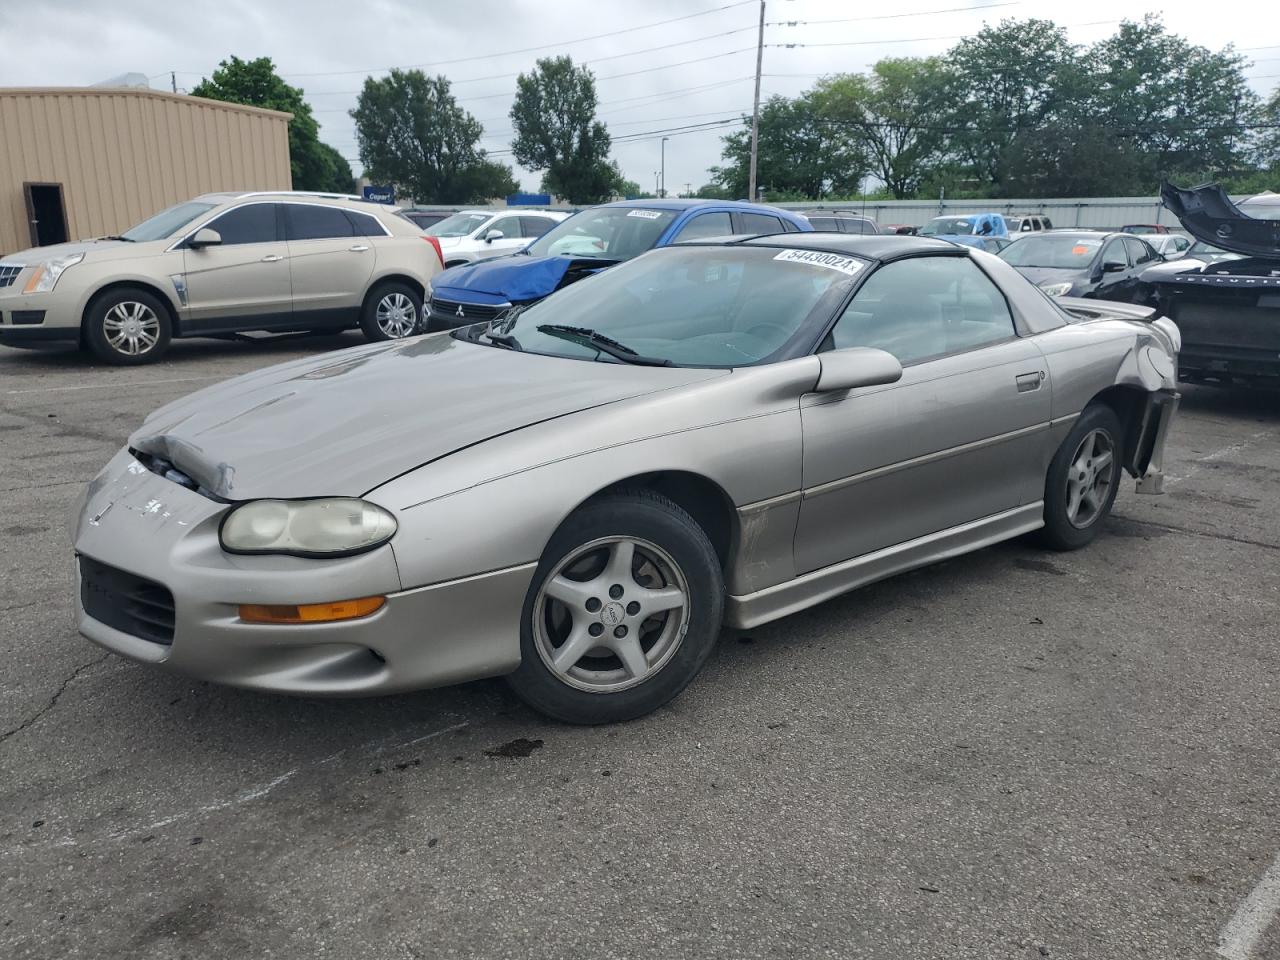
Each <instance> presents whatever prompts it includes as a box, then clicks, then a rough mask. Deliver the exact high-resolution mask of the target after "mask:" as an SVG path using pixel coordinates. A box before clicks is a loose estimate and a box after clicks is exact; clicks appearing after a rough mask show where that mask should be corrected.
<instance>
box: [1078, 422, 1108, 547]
mask: <svg viewBox="0 0 1280 960" xmlns="http://www.w3.org/2000/svg"><path fill="white" fill-rule="evenodd" d="M1115 468H1116V462H1115V445H1114V444H1113V443H1112V442H1111V435H1110V434H1109V433H1107V432H1106V431H1105V430H1090V431H1089V432H1088V433H1087V434H1085V437H1084V439H1083V440H1081V441H1080V446H1078V447H1076V452H1075V454H1074V455H1073V456H1072V457H1071V465H1070V466H1069V467H1068V468H1067V519H1068V520H1069V521H1070V522H1071V525H1072V526H1073V527H1076V528H1077V529H1080V530H1083V529H1084V528H1085V527H1087V526H1089V525H1090V524H1091V523H1093V522H1094V521H1096V520H1097V519H1098V517H1099V515H1101V513H1102V508H1103V506H1104V505H1105V504H1106V502H1107V496H1108V495H1109V494H1110V492H1111V485H1112V484H1113V483H1114V482H1115Z"/></svg>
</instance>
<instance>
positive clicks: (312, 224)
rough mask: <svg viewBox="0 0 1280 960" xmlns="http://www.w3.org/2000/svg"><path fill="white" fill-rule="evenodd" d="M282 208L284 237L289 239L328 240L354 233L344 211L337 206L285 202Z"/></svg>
mask: <svg viewBox="0 0 1280 960" xmlns="http://www.w3.org/2000/svg"><path fill="white" fill-rule="evenodd" d="M284 210H285V217H284V222H285V237H286V238H287V239H289V240H328V239H331V238H334V237H354V236H355V235H356V232H355V228H354V227H352V226H351V221H350V220H349V219H347V215H346V213H345V211H343V210H342V209H340V208H339V207H323V206H321V205H320V204H318V203H286V204H285V205H284Z"/></svg>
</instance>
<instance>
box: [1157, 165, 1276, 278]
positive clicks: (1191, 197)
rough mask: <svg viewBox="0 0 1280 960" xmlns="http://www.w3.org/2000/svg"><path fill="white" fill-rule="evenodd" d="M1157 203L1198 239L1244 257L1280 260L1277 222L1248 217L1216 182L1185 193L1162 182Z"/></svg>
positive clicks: (1179, 188) (1193, 188)
mask: <svg viewBox="0 0 1280 960" xmlns="http://www.w3.org/2000/svg"><path fill="white" fill-rule="evenodd" d="M1160 200H1161V202H1162V203H1163V204H1164V205H1165V208H1166V209H1167V210H1169V212H1170V213H1172V214H1173V215H1174V216H1175V217H1177V218H1178V219H1179V220H1180V221H1181V222H1182V226H1183V227H1184V228H1186V231H1187V233H1189V234H1191V235H1192V236H1193V237H1195V238H1196V239H1197V240H1200V241H1202V242H1204V243H1207V244H1210V245H1212V246H1215V247H1221V248H1222V249H1223V250H1230V251H1231V252H1233V253H1242V254H1244V255H1245V256H1246V257H1262V258H1265V259H1270V260H1280V220H1259V219H1258V218H1257V217H1251V216H1249V215H1248V214H1246V213H1244V212H1243V211H1241V209H1240V208H1239V207H1237V206H1236V205H1235V204H1234V203H1232V202H1231V198H1230V197H1228V196H1227V195H1226V193H1225V192H1224V191H1223V189H1222V188H1221V187H1220V186H1218V185H1217V184H1216V183H1204V184H1201V185H1200V186H1198V187H1192V188H1191V189H1190V190H1184V189H1182V188H1181V187H1175V186H1174V185H1173V184H1171V183H1169V182H1168V181H1165V182H1163V183H1161V184H1160Z"/></svg>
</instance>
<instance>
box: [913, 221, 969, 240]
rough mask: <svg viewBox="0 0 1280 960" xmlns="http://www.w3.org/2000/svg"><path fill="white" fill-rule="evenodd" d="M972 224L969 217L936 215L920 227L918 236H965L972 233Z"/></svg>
mask: <svg viewBox="0 0 1280 960" xmlns="http://www.w3.org/2000/svg"><path fill="white" fill-rule="evenodd" d="M973 224H974V221H973V220H972V219H970V218H969V217H937V218H935V219H933V220H930V221H929V222H928V223H926V224H925V225H924V226H923V227H921V228H920V236H922V237H945V236H953V237H954V236H965V235H968V234H971V233H973Z"/></svg>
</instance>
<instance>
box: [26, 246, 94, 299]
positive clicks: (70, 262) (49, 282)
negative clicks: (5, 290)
mask: <svg viewBox="0 0 1280 960" xmlns="http://www.w3.org/2000/svg"><path fill="white" fill-rule="evenodd" d="M83 259H84V254H83V253H72V254H68V255H67V256H65V257H54V258H53V259H52V260H45V261H44V262H43V263H38V264H36V269H35V271H34V272H33V273H32V274H31V279H29V280H28V281H27V285H26V286H25V287H23V288H22V292H23V293H48V292H49V291H50V290H52V289H53V287H54V284H56V283H57V282H58V278H59V277H60V276H62V271H63V270H66V269H67V267H74V266H75V265H76V264H77V263H79V262H80V261H81V260H83Z"/></svg>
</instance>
